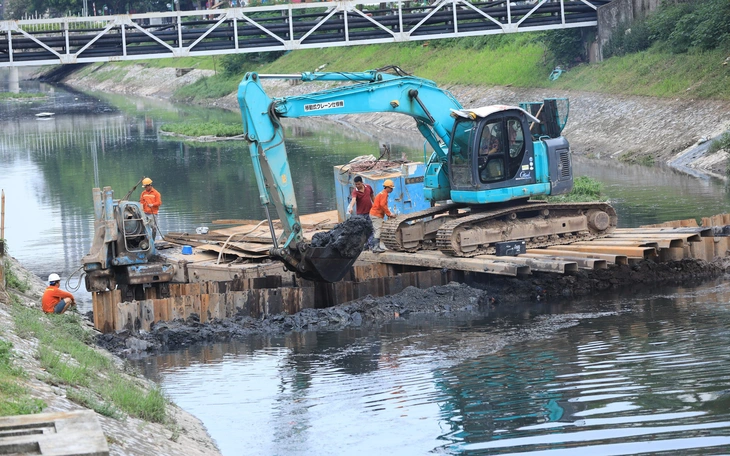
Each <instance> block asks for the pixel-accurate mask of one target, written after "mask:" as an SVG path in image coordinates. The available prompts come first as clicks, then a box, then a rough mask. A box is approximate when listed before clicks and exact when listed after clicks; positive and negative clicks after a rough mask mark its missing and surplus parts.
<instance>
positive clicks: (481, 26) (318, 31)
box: [0, 0, 611, 67]
mask: <svg viewBox="0 0 730 456" xmlns="http://www.w3.org/2000/svg"><path fill="white" fill-rule="evenodd" d="M610 1H611V0H519V1H507V0H486V1H482V2H471V1H468V0H437V1H435V2H434V3H432V4H429V5H421V4H419V3H417V2H409V1H403V0H397V1H390V2H380V1H377V0H365V1H362V0H360V1H349V0H348V1H335V2H318V3H294V4H285V5H274V6H256V7H244V8H231V9H225V10H205V11H175V12H164V13H146V14H129V15H115V16H98V17H64V18H55V19H29V20H18V21H0V67H12V66H37V65H57V64H75V63H90V62H112V61H121V60H140V59H157V58H171V57H188V56H202V55H221V54H234V53H245V52H267V51H289V50H295V49H312V48H324V47H335V46H351V45H360V44H377V43H398V42H407V41H423V40H431V39H441V38H456V37H467V36H479V35H493V34H501V33H517V32H529V31H538V30H550V29H560V28H575V27H595V26H596V25H597V9H598V7H600V6H602V5H604V4H607V3H610Z"/></svg>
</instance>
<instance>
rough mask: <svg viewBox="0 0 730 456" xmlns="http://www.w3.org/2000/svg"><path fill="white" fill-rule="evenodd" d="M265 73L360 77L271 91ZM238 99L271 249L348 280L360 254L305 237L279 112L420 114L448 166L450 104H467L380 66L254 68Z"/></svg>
mask: <svg viewBox="0 0 730 456" xmlns="http://www.w3.org/2000/svg"><path fill="white" fill-rule="evenodd" d="M266 78H275V79H299V80H301V81H304V82H311V81H343V82H348V81H349V82H355V84H350V85H343V86H340V87H337V88H333V89H329V90H324V91H319V92H313V93H309V94H306V95H300V96H292V97H284V98H271V97H269V96H268V95H267V94H266V91H265V90H264V88H263V86H262V85H261V80H262V79H266ZM238 102H239V105H240V108H241V116H242V121H243V133H244V135H245V137H246V140H247V141H248V142H249V153H250V155H251V159H252V161H253V168H254V172H255V175H256V182H257V185H258V190H259V195H260V199H261V204H262V205H263V206H264V208H265V210H266V214H267V218H268V220H269V229H270V231H271V235H272V240H273V243H274V247H273V249H272V251H271V254H272V256H274V257H277V258H279V259H281V260H282V261H283V262H284V263H285V265H286V266H287V268H289V269H290V270H293V271H296V272H297V273H299V274H300V275H302V276H303V277H305V278H308V279H311V280H325V281H337V280H339V279H341V278H342V277H343V276H344V274H345V273H346V272H347V270H348V269H349V267H350V266H351V265H352V263H354V261H355V260H356V259H357V257H355V258H338V254H337V252H335V251H334V250H332V249H330V250H326V248H324V249H325V250H322V248H314V247H311V246H310V245H309V244H308V243H306V242H305V241H304V238H303V237H302V228H301V223H300V221H299V210H298V208H297V202H296V196H295V193H294V187H293V185H292V176H291V168H290V166H289V161H288V158H287V153H286V148H285V145H284V130H283V128H282V126H281V123H280V121H279V119H281V118H283V117H289V118H299V117H311V116H324V115H338V114H339V115H342V114H364V113H379V112H394V113H401V114H405V115H408V116H411V117H413V118H414V119H415V121H416V125H417V127H418V130H419V131H420V132H421V134H422V135H423V136H424V138H425V139H426V141H427V142H428V143H429V144H430V145H431V147H432V148H433V150H434V151H435V152H434V154H433V156H432V158H431V162H432V163H435V164H437V166H438V167H439V168H441V167H445V166H446V165H447V164H448V155H447V153H448V149H449V143H450V134H451V129H452V127H453V124H454V119H453V118H452V117H451V115H450V113H451V109H456V110H458V109H461V105H460V104H459V102H458V101H457V100H456V99H455V98H454V97H453V95H451V93H449V92H448V91H445V90H443V89H439V88H438V87H437V86H436V84H435V83H434V82H432V81H429V80H426V79H422V78H418V77H413V76H408V75H392V74H388V73H383V72H379V71H377V70H374V71H368V72H359V73H301V74H296V75H259V74H257V73H247V74H246V75H245V76H244V78H243V80H242V81H241V83H240V85H239V88H238ZM428 106H435V107H438V110H437V112H433V111H430V110H429V109H428ZM446 182H447V181H446ZM271 205H273V206H274V208H275V210H276V213H277V215H278V217H279V220H280V221H281V224H282V227H283V232H282V233H281V234H280V235H279V236H277V235H276V234H275V232H274V226H273V223H272V217H271V214H270V212H269V207H270V206H271ZM363 243H364V242H363Z"/></svg>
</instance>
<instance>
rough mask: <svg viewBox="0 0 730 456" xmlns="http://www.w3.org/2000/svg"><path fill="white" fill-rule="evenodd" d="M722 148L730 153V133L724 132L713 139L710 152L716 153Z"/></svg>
mask: <svg viewBox="0 0 730 456" xmlns="http://www.w3.org/2000/svg"><path fill="white" fill-rule="evenodd" d="M721 150H724V151H726V152H728V153H730V133H727V132H726V133H723V134H722V136H720V137H719V138H717V139H715V140H713V141H712V143H710V147H709V149H708V152H710V153H711V154H714V153H716V152H719V151H721Z"/></svg>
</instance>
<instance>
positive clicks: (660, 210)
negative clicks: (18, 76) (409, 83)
mask: <svg viewBox="0 0 730 456" xmlns="http://www.w3.org/2000/svg"><path fill="white" fill-rule="evenodd" d="M3 83H4V80H3V79H2V75H0V89H2V90H5V89H4V87H3V86H2V84H3ZM5 83H6V81H5ZM21 89H22V90H24V91H40V92H43V93H45V94H47V96H46V97H45V98H43V99H40V100H36V101H23V102H17V101H7V100H4V101H3V100H0V124H1V125H2V136H1V137H0V167H1V171H0V188H2V189H3V190H4V192H5V196H6V209H5V237H6V239H7V242H8V247H9V251H10V254H11V255H12V256H14V257H15V258H17V259H18V260H20V262H21V263H22V264H23V265H25V266H26V267H27V268H28V269H30V270H31V271H32V272H33V273H35V274H37V275H38V276H39V277H41V278H44V279H45V277H47V275H48V274H49V273H51V272H57V273H59V274H60V275H61V276H62V278H63V279H64V286H65V287H66V288H67V289H70V290H72V291H74V293H76V294H77V295H78V296H79V297H80V301H82V305H81V306H80V307H81V310H82V311H85V310H88V309H89V308H90V299H89V296H88V293H86V292H85V291H84V290H83V285H82V284H79V283H78V278H79V277H80V274H79V272H78V269H79V267H80V259H81V257H82V256H83V255H84V254H85V253H86V252H87V251H88V249H89V247H90V243H91V232H92V225H93V222H92V218H93V208H92V201H91V188H92V187H94V186H99V185H101V186H112V187H113V188H114V189H115V195H116V196H117V197H121V196H123V195H125V194H126V193H127V192H128V191H129V190H130V189H131V188H132V187H133V186H134V185H135V184H136V183H137V182H138V181H139V179H140V178H141V177H142V176H150V177H151V178H152V179H153V180H154V185H155V187H156V188H157V189H158V190H160V192H161V193H162V198H163V208H162V211H161V215H160V227H161V229H162V230H163V231H191V230H194V229H195V228H196V227H198V226H210V225H211V221H212V220H216V219H223V218H246V219H252V218H257V219H260V218H263V211H262V210H261V208H260V206H259V204H258V197H257V194H256V193H257V192H256V185H255V180H254V177H253V173H252V170H251V164H250V159H249V158H248V155H247V154H248V152H247V150H246V149H245V147H244V146H243V145H242V144H240V143H237V142H226V143H222V144H209V145H203V146H201V145H192V144H187V143H185V142H183V141H180V140H176V139H169V138H165V137H162V136H160V135H159V134H158V133H157V129H158V127H159V125H160V124H162V123H164V122H169V121H179V120H189V121H203V120H222V121H231V122H238V121H240V117H239V116H238V114H236V113H231V112H227V111H219V110H209V109H200V108H192V107H188V106H179V105H173V104H168V103H166V102H162V101H159V100H144V99H135V98H133V97H127V96H110V95H102V94H85V93H80V92H75V91H72V90H70V89H68V88H63V87H53V86H48V85H44V84H41V83H38V82H22V83H21ZM41 112H53V113H54V114H53V115H52V116H50V117H49V118H44V119H41V118H37V117H36V116H35V114H38V113H41ZM307 125H308V127H307V128H303V127H301V126H298V125H297V124H296V123H291V124H289V125H288V127H287V137H288V140H287V149H288V151H289V154H290V160H291V164H292V168H293V170H294V172H293V173H294V176H293V179H294V181H295V182H294V184H295V188H296V191H297V194H298V195H299V201H298V203H299V206H300V208H301V209H302V212H303V213H309V212H316V211H320V210H328V209H332V208H334V206H335V200H334V198H335V192H334V185H333V166H334V165H337V164H342V163H345V162H347V161H348V160H349V159H350V158H352V157H355V156H357V155H363V154H368V153H377V149H378V142H377V141H376V140H375V139H373V138H369V137H366V136H363V135H358V134H356V133H354V132H352V131H350V130H348V129H345V128H333V127H332V126H331V125H329V126H328V127H327V128H325V129H323V128H314V127H311V126H312V125H313V124H312V123H308V124H307ZM310 127H311V128H310ZM392 148H393V150H394V152H395V153H396V154H397V156H400V155H401V154H406V155H407V156H408V157H409V158H412V159H420V158H421V157H422V152H421V148H420V146H418V145H417V144H392ZM575 174H576V175H588V176H591V177H594V178H596V179H598V180H600V181H601V182H602V183H603V184H604V192H605V193H606V195H607V196H608V197H609V198H610V199H611V202H612V204H613V205H614V206H615V207H616V209H617V212H618V215H619V225H620V226H622V227H630V226H638V225H639V224H645V223H656V222H662V221H666V220H673V219H681V218H692V217H701V216H709V215H714V214H717V213H722V212H728V211H729V208H730V201H729V199H728V193H727V189H726V187H725V185H724V184H723V183H722V182H720V181H716V180H712V179H698V178H695V177H689V176H685V175H682V174H679V173H676V172H673V171H671V170H667V169H660V168H647V167H638V166H625V165H622V164H615V163H606V162H602V161H596V160H588V159H580V158H576V159H575ZM138 195H139V190H137V192H135V193H134V194H133V196H132V198H137V197H138ZM304 195H306V197H304ZM69 277H71V280H70V281H68V282H66V280H65V279H67V278H69ZM77 285H80V288H79V289H76V287H77ZM729 298H730V288H729V287H728V284H726V283H724V282H716V283H711V284H706V285H703V286H701V287H696V288H687V289H679V288H667V287H663V288H656V289H655V288H647V289H641V290H623V291H622V290H619V291H616V292H612V293H603V294H600V295H597V296H591V297H590V298H586V299H582V300H574V301H565V302H558V301H551V302H548V303H545V302H541V303H523V305H522V306H516V307H514V308H509V309H502V308H498V309H497V310H495V312H494V313H493V314H491V315H489V316H487V317H485V318H484V319H482V320H478V321H473V320H461V319H459V318H456V317H455V318H453V319H446V320H442V321H432V320H429V319H425V320H419V321H404V320H399V321H395V322H393V323H391V324H389V325H386V326H384V327H383V328H380V329H378V330H365V329H360V330H349V331H342V332H308V333H294V334H290V335H287V336H282V337H264V336H261V337H252V338H251V339H250V340H246V341H239V342H235V343H234V342H232V343H228V344H214V345H206V346H196V347H190V348H186V349H180V350H175V351H172V352H169V353H165V354H162V355H159V356H155V357H149V358H145V359H142V360H139V361H137V362H136V364H137V366H138V367H139V368H140V370H142V371H143V372H144V373H145V375H147V376H149V377H151V378H153V379H155V380H157V381H159V382H160V384H161V385H162V386H163V388H164V390H165V392H166V393H167V394H168V395H169V396H170V397H171V398H172V399H173V400H174V401H175V402H176V403H177V404H179V405H181V406H182V407H183V408H185V409H186V410H188V411H190V412H191V413H193V414H194V415H196V416H198V417H199V418H201V419H202V420H203V422H204V423H205V425H206V426H207V427H208V429H209V431H210V433H211V435H212V436H213V437H214V438H215V439H216V441H217V442H218V444H219V446H220V448H221V450H222V452H223V454H225V455H241V454H268V455H276V454H279V455H290V454H292V455H296V454H322V455H327V454H378V453H384V452H391V453H393V454H399V455H401V454H403V455H407V454H414V455H418V454H428V453H436V454H506V453H528V454H586V453H588V452H590V453H591V454H596V455H609V454H611V455H612V454H638V453H642V452H647V451H656V452H659V451H669V452H673V453H675V454H713V453H718V454H719V453H721V452H723V451H725V452H726V450H725V449H724V448H727V447H728V446H729V445H730V415H729V413H728V410H729V408H728V405H729V402H730V401H729V399H730V395H728V382H729V380H728V379H730V369H729V368H728V366H729V365H730V364H729V363H728V355H727V350H726V347H727V345H728V342H730V340H728V339H729V338H730V335H729V333H728V330H727V326H726V324H727V317H728V311H729V310H730V306H729V305H728V302H730V299H729Z"/></svg>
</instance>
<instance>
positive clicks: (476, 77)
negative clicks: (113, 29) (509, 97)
mask: <svg viewBox="0 0 730 456" xmlns="http://www.w3.org/2000/svg"><path fill="white" fill-rule="evenodd" d="M727 52H728V50H727V49H724V50H723V49H718V50H714V51H705V52H700V51H692V52H689V53H686V54H680V55H678V54H672V53H670V52H667V51H665V50H664V49H663V48H662V47H661V46H655V47H653V48H650V49H649V50H647V51H643V52H639V53H636V54H629V55H625V56H620V57H611V58H609V59H606V60H605V61H604V62H601V63H595V64H581V65H578V66H575V67H573V68H570V69H569V71H567V72H565V73H564V74H563V75H562V76H561V77H560V79H558V80H557V81H549V80H548V76H549V74H550V72H551V71H552V69H553V65H552V63H550V61H549V59H548V58H547V54H546V52H545V48H544V46H543V45H542V44H541V43H540V42H539V41H537V40H536V39H535V38H534V36H533V35H532V34H527V33H525V34H517V35H512V36H493V37H480V38H472V39H469V38H463V39H449V40H434V41H431V42H412V43H396V44H378V45H363V46H351V47H333V48H326V49H302V50H297V51H294V52H289V53H287V54H286V55H284V56H282V57H280V58H279V59H277V60H276V61H274V62H272V63H268V64H254V65H252V66H251V67H247V68H245V69H242V70H241V72H240V74H237V75H232V76H231V75H228V76H226V75H223V74H217V75H215V76H212V77H209V78H204V79H201V80H200V81H198V82H196V83H195V84H192V85H190V86H187V87H183V88H181V89H179V90H178V91H177V92H176V94H175V98H177V99H179V100H185V101H200V100H206V99H213V98H219V97H222V96H225V95H229V94H231V93H233V92H235V91H236V88H237V86H238V84H239V83H240V81H241V78H242V77H243V75H244V73H245V72H246V71H258V72H260V73H298V72H303V71H313V70H314V69H315V68H317V67H319V66H320V65H326V66H325V68H324V69H323V70H322V71H363V70H369V69H373V68H380V67H383V66H386V65H398V66H400V67H401V68H403V69H404V70H406V71H408V72H410V73H412V74H415V75H417V76H419V77H422V78H425V79H431V80H434V81H436V82H437V83H438V84H439V85H440V86H442V87H448V86H449V85H455V84H458V85H479V86H487V87H488V86H495V85H498V86H515V87H537V88H555V89H561V90H563V89H566V90H567V89H569V90H583V91H593V92H603V93H611V94H624V95H640V96H653V97H660V98H668V97H679V98H688V99H689V98H691V99H718V100H730V71H727V67H726V66H723V65H722V62H723V61H724V59H725V58H726V57H727ZM216 58H220V57H196V58H194V59H193V58H190V60H189V61H188V60H182V59H180V60H178V59H160V60H153V61H145V62H144V63H143V64H144V65H146V66H151V67H155V66H158V67H163V66H175V67H184V66H196V67H197V68H208V69H213V68H216V67H218V66H219V65H217V64H216V60H215V59H216ZM115 65H121V64H115Z"/></svg>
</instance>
